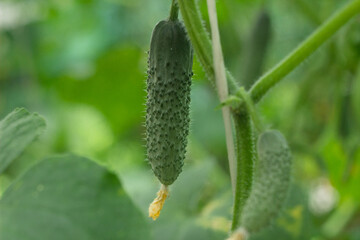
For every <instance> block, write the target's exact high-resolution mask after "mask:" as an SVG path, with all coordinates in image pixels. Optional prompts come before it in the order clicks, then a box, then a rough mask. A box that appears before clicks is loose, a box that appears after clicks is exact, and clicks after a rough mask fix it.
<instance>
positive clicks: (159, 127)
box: [146, 19, 193, 186]
mask: <svg viewBox="0 0 360 240" xmlns="http://www.w3.org/2000/svg"><path fill="white" fill-rule="evenodd" d="M192 62H193V50H192V47H191V45H190V41H189V40H188V37H187V34H186V31H185V28H184V26H183V24H182V23H181V22H180V21H179V20H174V19H173V20H170V19H169V20H164V21H160V22H159V23H158V24H157V25H156V26H155V29H154V30H153V33H152V38H151V44H150V51H149V60H148V64H149V70H148V78H147V103H146V140H147V141H146V142H147V143H146V146H147V159H148V161H149V162H150V164H151V167H152V170H153V172H154V174H155V175H156V177H157V178H158V179H159V181H160V182H161V183H162V184H164V185H166V186H167V185H170V184H172V183H173V182H174V181H175V180H176V178H177V177H178V176H179V174H180V172H181V171H182V166H183V164H184V158H185V153H186V145H187V135H188V133H189V122H190V119H189V105H190V87H191V76H192Z"/></svg>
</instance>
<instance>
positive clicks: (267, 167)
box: [240, 130, 292, 233]
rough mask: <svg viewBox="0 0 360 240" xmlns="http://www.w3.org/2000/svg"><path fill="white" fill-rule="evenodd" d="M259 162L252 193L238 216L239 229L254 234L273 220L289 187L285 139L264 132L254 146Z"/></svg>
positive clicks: (288, 153)
mask: <svg viewBox="0 0 360 240" xmlns="http://www.w3.org/2000/svg"><path fill="white" fill-rule="evenodd" d="M257 151H258V162H257V166H256V168H255V174H254V179H253V185H252V191H251V193H250V196H249V198H248V199H247V201H246V203H245V206H244V210H243V213H242V216H241V221H240V223H241V226H242V227H243V228H244V229H246V231H248V232H249V233H254V232H257V231H259V230H261V229H262V228H264V227H266V226H268V225H269V224H270V223H271V221H272V220H273V219H274V218H276V216H277V214H278V213H279V211H280V210H281V207H282V205H283V204H284V202H285V199H286V196H287V192H288V189H289V185H290V175H291V162H292V160H291V153H290V150H289V147H288V144H287V142H286V139H285V137H284V136H283V135H282V134H281V133H280V132H279V131H277V130H267V131H265V132H264V133H262V134H261V135H260V136H259V139H258V143H257Z"/></svg>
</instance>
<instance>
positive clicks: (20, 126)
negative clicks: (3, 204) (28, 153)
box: [0, 108, 45, 173]
mask: <svg viewBox="0 0 360 240" xmlns="http://www.w3.org/2000/svg"><path fill="white" fill-rule="evenodd" d="M44 129H45V120H44V119H43V118H42V117H41V116H39V115H38V114H37V113H29V112H28V111H27V110H25V109H24V108H17V109H15V110H14V111H13V112H11V113H10V114H9V115H7V116H6V117H5V118H4V119H3V120H2V121H1V122H0V173H2V172H3V171H4V170H5V169H6V168H7V167H8V166H9V164H10V163H11V161H12V160H14V159H15V158H16V157H18V156H19V155H20V154H21V153H22V151H23V150H24V149H25V148H26V147H27V146H28V145H29V144H30V143H31V142H32V141H33V140H34V139H35V138H36V137H38V136H39V135H40V134H41V133H42V132H43V131H44Z"/></svg>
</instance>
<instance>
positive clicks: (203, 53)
mask: <svg viewBox="0 0 360 240" xmlns="http://www.w3.org/2000/svg"><path fill="white" fill-rule="evenodd" d="M178 5H179V8H180V11H181V15H182V17H183V20H184V23H185V27H186V30H187V34H188V36H189V38H190V41H191V44H192V46H193V48H194V50H195V53H196V56H197V57H198V59H199V61H200V63H201V66H202V67H203V69H204V71H205V73H206V75H207V77H208V78H209V80H210V82H211V83H212V84H214V85H215V72H214V67H213V56H212V46H211V41H210V38H209V35H208V33H207V31H206V29H205V27H204V25H203V21H202V19H201V16H200V13H199V11H198V8H197V5H196V3H195V0H178ZM226 78H227V81H228V82H229V85H230V86H231V87H230V90H231V91H235V89H237V88H238V84H237V83H236V81H235V80H234V78H233V76H232V75H231V74H230V72H229V71H226Z"/></svg>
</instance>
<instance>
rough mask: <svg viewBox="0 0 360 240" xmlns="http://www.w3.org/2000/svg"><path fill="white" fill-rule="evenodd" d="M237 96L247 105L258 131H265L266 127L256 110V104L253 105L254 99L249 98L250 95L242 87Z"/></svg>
mask: <svg viewBox="0 0 360 240" xmlns="http://www.w3.org/2000/svg"><path fill="white" fill-rule="evenodd" d="M237 95H238V96H239V97H240V98H241V99H242V100H243V103H245V105H246V108H247V110H248V112H249V114H250V116H251V119H252V122H253V124H254V126H255V128H256V130H257V132H258V133H261V132H263V131H265V126H264V125H263V124H262V122H261V120H260V117H259V114H258V113H257V111H256V109H255V104H254V103H253V101H252V99H251V98H250V96H249V93H248V92H247V91H246V90H245V88H244V87H240V89H239V90H238V92H237Z"/></svg>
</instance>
